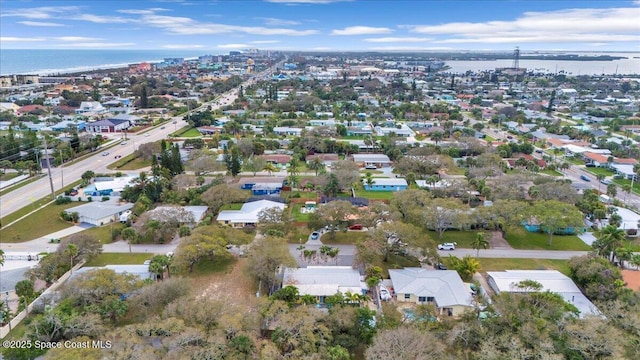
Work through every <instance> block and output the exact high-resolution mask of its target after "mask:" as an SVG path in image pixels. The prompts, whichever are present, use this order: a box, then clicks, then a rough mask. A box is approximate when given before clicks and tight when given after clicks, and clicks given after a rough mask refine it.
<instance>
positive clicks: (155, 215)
mask: <svg viewBox="0 0 640 360" xmlns="http://www.w3.org/2000/svg"><path fill="white" fill-rule="evenodd" d="M208 209H209V207H207V206H158V207H157V208H155V209H153V210H149V211H148V213H149V215H150V216H151V218H152V219H154V220H163V219H167V218H173V219H177V220H178V222H179V223H184V224H197V223H199V222H200V221H201V220H202V218H203V217H204V215H205V213H206V212H207V210H208Z"/></svg>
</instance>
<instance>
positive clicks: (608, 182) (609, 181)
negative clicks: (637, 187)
mask: <svg viewBox="0 0 640 360" xmlns="http://www.w3.org/2000/svg"><path fill="white" fill-rule="evenodd" d="M600 182H601V183H603V184H605V185H609V184H613V182H612V181H611V180H609V179H602V180H600Z"/></svg>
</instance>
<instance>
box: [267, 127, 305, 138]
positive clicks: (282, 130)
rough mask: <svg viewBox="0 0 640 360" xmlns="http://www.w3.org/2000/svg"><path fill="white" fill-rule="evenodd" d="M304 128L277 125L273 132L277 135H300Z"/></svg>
mask: <svg viewBox="0 0 640 360" xmlns="http://www.w3.org/2000/svg"><path fill="white" fill-rule="evenodd" d="M302 130H303V129H302V128H295V127H288V126H276V127H274V128H273V133H274V134H276V135H288V136H300V135H302Z"/></svg>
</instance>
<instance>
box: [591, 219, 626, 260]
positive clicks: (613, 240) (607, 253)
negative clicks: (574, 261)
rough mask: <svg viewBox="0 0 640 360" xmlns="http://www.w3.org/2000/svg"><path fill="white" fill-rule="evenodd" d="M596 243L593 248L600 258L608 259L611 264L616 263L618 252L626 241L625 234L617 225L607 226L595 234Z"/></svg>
mask: <svg viewBox="0 0 640 360" xmlns="http://www.w3.org/2000/svg"><path fill="white" fill-rule="evenodd" d="M595 236H596V241H594V242H593V245H592V246H593V248H594V250H595V251H596V253H597V254H598V255H600V256H603V257H605V258H607V259H608V260H609V261H610V262H612V263H613V262H614V261H615V257H616V250H617V249H618V248H620V247H621V246H622V244H623V243H624V240H625V232H624V230H622V229H619V228H618V227H617V226H615V225H607V226H605V227H604V228H602V229H599V230H598V231H596V233H595Z"/></svg>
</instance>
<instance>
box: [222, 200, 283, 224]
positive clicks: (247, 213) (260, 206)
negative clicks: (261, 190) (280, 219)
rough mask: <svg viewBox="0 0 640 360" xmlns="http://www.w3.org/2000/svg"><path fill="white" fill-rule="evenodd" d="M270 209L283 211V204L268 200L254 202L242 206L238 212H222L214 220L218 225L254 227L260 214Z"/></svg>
mask: <svg viewBox="0 0 640 360" xmlns="http://www.w3.org/2000/svg"><path fill="white" fill-rule="evenodd" d="M271 208H279V209H282V210H284V208H285V204H283V203H279V202H275V201H269V200H259V201H254V202H250V203H246V204H244V205H242V208H240V210H222V211H220V213H219V214H218V218H217V219H216V220H217V221H218V222H219V223H222V224H227V225H233V226H244V225H249V224H252V225H255V224H257V223H258V222H259V220H258V215H259V214H260V212H261V211H262V210H265V209H271Z"/></svg>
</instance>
